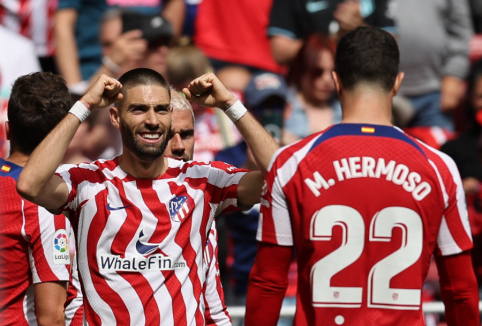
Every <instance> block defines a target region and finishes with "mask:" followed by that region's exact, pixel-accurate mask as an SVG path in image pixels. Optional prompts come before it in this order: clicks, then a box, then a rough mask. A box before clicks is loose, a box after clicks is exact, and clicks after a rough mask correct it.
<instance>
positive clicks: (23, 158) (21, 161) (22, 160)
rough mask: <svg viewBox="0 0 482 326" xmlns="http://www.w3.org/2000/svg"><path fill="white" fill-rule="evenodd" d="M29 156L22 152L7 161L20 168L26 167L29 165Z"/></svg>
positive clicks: (15, 153) (13, 154) (11, 156)
mask: <svg viewBox="0 0 482 326" xmlns="http://www.w3.org/2000/svg"><path fill="white" fill-rule="evenodd" d="M28 158H29V156H28V155H25V154H22V153H20V152H13V153H11V154H10V156H9V157H7V161H9V162H12V163H15V164H17V165H19V166H25V164H27V161H28Z"/></svg>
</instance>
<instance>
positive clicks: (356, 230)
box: [310, 205, 423, 310]
mask: <svg viewBox="0 0 482 326" xmlns="http://www.w3.org/2000/svg"><path fill="white" fill-rule="evenodd" d="M334 226H340V227H341V229H342V236H343V239H342V244H341V246H340V247H338V248H337V249H336V250H335V251H333V252H331V253H330V254H328V255H326V256H325V257H323V258H322V259H320V260H319V261H318V262H316V263H315V264H314V265H313V267H312V268H311V275H310V279H311V285H312V291H313V297H312V300H313V306H315V307H344V308H357V307H361V304H362V298H363V295H364V293H363V287H362V286H360V287H336V286H331V278H332V277H333V276H334V275H335V274H337V273H339V272H340V271H342V270H343V269H345V268H347V267H349V266H350V265H351V264H353V263H354V262H355V261H356V260H357V259H358V258H360V256H361V254H362V252H363V249H364V246H365V222H364V219H363V217H362V216H361V214H360V213H359V212H358V211H357V210H355V209H353V208H351V207H348V206H342V205H330V206H326V207H324V208H322V209H321V210H319V211H317V212H316V213H315V214H314V215H313V217H312V219H311V228H310V239H311V240H312V241H330V240H331V238H332V230H333V227H334ZM394 228H400V229H401V231H402V244H401V246H400V248H399V249H398V250H396V251H395V252H393V253H391V254H390V255H388V256H387V257H385V258H383V259H382V260H380V261H379V262H377V263H376V264H375V265H374V266H373V267H372V268H371V270H370V273H369V274H368V279H367V287H366V288H367V293H366V294H365V295H367V303H368V307H377V308H386V309H404V310H406V309H413V310H417V309H419V307H420V303H421V290H420V289H399V288H390V280H391V279H392V278H393V277H394V276H395V275H397V274H399V273H401V272H403V271H404V270H405V269H407V268H408V267H410V266H411V265H413V264H414V263H415V262H417V260H418V259H419V258H420V255H421V254H422V246H423V224H422V219H421V218H420V216H419V215H418V214H417V213H416V212H415V211H413V210H411V209H408V208H404V207H387V208H384V209H382V210H381V211H379V212H378V213H376V214H375V216H374V217H373V219H372V220H371V223H370V230H369V242H368V245H369V243H370V242H389V241H390V240H391V236H392V230H393V229H394Z"/></svg>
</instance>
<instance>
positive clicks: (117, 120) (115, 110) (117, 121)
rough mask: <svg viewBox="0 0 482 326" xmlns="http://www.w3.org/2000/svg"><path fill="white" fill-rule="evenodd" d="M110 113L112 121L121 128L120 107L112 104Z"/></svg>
mask: <svg viewBox="0 0 482 326" xmlns="http://www.w3.org/2000/svg"><path fill="white" fill-rule="evenodd" d="M109 113H110V122H111V123H112V125H113V126H114V127H116V128H117V129H120V116H119V109H118V108H117V107H115V106H111V107H110V109H109Z"/></svg>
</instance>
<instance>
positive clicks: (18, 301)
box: [0, 159, 70, 326]
mask: <svg viewBox="0 0 482 326" xmlns="http://www.w3.org/2000/svg"><path fill="white" fill-rule="evenodd" d="M21 170H22V167H20V166H18V165H16V164H13V163H11V162H8V161H5V160H3V159H0V325H2V326H7V325H15V326H22V325H37V322H36V316H35V302H34V289H33V284H37V283H42V282H53V281H69V269H70V254H69V246H70V242H69V238H68V237H69V233H70V223H69V221H68V220H67V219H66V218H65V216H64V215H55V216H54V215H52V214H51V213H49V212H48V211H47V210H45V209H44V208H43V207H40V206H37V205H34V204H32V203H30V202H29V201H26V200H24V199H23V198H22V197H20V195H19V194H18V193H17V190H16V187H15V185H16V180H17V178H18V175H19V174H20V171H21Z"/></svg>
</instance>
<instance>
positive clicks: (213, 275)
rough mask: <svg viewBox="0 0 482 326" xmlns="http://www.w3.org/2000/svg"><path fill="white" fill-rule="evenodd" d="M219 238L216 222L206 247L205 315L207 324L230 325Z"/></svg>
mask: <svg viewBox="0 0 482 326" xmlns="http://www.w3.org/2000/svg"><path fill="white" fill-rule="evenodd" d="M217 243H218V239H217V230H216V226H215V222H213V224H212V226H211V230H210V232H209V240H208V244H207V245H206V248H205V250H206V251H205V253H206V254H205V255H204V258H205V259H204V264H205V267H206V282H205V284H204V304H205V306H206V309H205V311H204V317H205V320H206V325H207V326H209V325H212V326H228V325H232V322H231V317H230V316H229V314H228V311H227V308H226V304H225V302H224V291H223V287H222V285H221V277H220V274H219V263H218V245H217Z"/></svg>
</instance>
